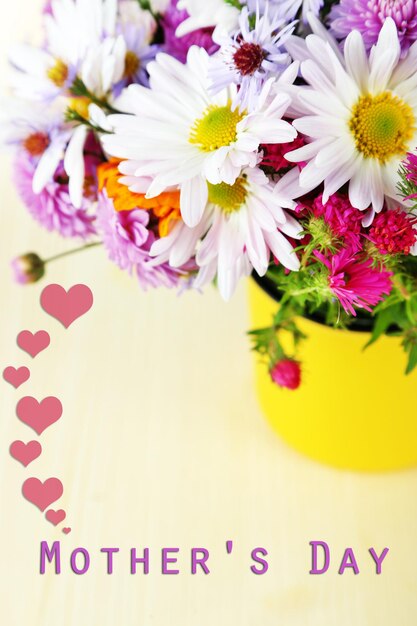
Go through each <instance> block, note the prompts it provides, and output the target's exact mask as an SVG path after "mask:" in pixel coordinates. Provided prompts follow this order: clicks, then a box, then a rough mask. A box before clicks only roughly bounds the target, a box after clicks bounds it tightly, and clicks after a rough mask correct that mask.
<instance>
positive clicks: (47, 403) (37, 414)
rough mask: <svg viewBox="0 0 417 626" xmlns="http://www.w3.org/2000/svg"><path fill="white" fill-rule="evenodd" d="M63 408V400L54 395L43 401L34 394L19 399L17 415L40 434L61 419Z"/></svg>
mask: <svg viewBox="0 0 417 626" xmlns="http://www.w3.org/2000/svg"><path fill="white" fill-rule="evenodd" d="M62 410H63V409H62V404H61V402H60V401H59V400H58V398H54V397H53V396H50V397H49V398H45V399H44V400H42V401H41V402H38V400H36V399H35V398H32V396H25V397H24V398H22V399H21V400H19V402H18V404H17V407H16V413H17V417H18V418H19V419H20V420H21V421H22V422H23V423H24V424H27V425H28V426H30V428H33V430H34V431H35V432H36V433H38V435H41V434H42V433H43V431H44V430H46V429H47V428H49V426H51V425H52V424H54V423H55V422H57V421H58V420H59V419H60V417H61V415H62Z"/></svg>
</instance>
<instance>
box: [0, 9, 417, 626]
mask: <svg viewBox="0 0 417 626" xmlns="http://www.w3.org/2000/svg"><path fill="white" fill-rule="evenodd" d="M41 5H42V2H41V0H19V2H15V3H7V7H3V14H2V15H3V19H2V21H1V24H0V35H1V36H0V84H1V89H2V91H4V90H5V87H6V84H7V79H8V69H7V59H6V57H7V50H8V47H9V46H10V44H11V43H12V42H13V41H16V40H18V39H30V40H36V39H39V36H40V9H41ZM10 163H11V158H10V155H8V154H7V153H6V152H5V151H3V152H2V154H1V156H0V188H1V196H0V197H1V205H2V210H1V213H0V280H1V286H2V299H1V302H2V306H1V324H0V336H1V363H0V366H1V369H2V370H3V369H4V368H5V367H6V366H8V365H14V366H16V367H17V366H20V365H27V366H28V367H30V369H31V379H30V381H29V382H28V383H26V384H25V386H24V387H22V388H21V389H20V390H19V391H15V390H13V388H12V387H11V386H10V385H7V384H6V383H4V382H3V383H1V391H0V403H1V407H0V411H1V420H0V440H1V442H2V444H1V448H2V454H1V457H0V511H1V513H0V550H1V555H2V561H1V570H0V582H1V585H0V622H1V623H2V624H4V625H5V626H23V625H24V626H56V625H57V624H60V626H76V625H78V624H97V625H98V624H99V625H100V626H112V625H114V624H118V625H119V624H120V625H123V626H136V625H137V624H141V625H143V626H196V625H197V624H198V626H212V625H213V624H214V623H216V624H217V625H218V626H231V625H233V626H255V625H256V626H258V625H260V624H262V626H276V625H277V624H280V625H281V624H282V625H283V626H284V625H285V626H335V625H336V624H337V626H352V625H353V624H354V625H355V626H393V624H401V626H414V625H415V623H416V615H417V579H416V576H415V560H416V556H417V533H416V530H417V497H416V492H417V490H416V488H417V472H413V471H409V472H401V473H397V474H386V475H360V474H354V473H349V472H340V471H336V470H332V469H329V468H326V467H322V466H320V465H318V464H316V463H314V462H312V461H309V460H307V459H304V458H303V457H302V456H300V455H298V454H297V453H295V452H293V451H292V450H290V449H288V448H287V447H286V446H285V445H284V444H283V443H282V442H281V441H280V440H279V439H278V438H277V437H276V435H275V434H274V433H273V432H272V431H271V430H270V429H269V427H268V425H267V424H266V422H265V420H264V418H263V415H262V414H261V411H260V409H259V408H258V404H257V399H256V397H255V391H254V383H253V371H252V367H253V363H252V355H251V354H250V352H249V342H248V340H247V338H246V337H245V332H246V330H247V328H248V327H249V318H248V305H247V293H246V292H247V285H245V284H242V285H241V286H240V288H239V290H238V292H237V294H236V296H235V297H234V298H233V301H232V302H230V303H229V304H225V303H224V302H222V300H221V299H220V297H219V296H218V295H217V293H216V292H215V291H214V289H208V290H207V292H206V293H205V295H204V296H202V295H199V294H196V293H187V294H184V295H183V296H182V297H180V298H179V297H177V296H176V294H175V293H174V292H167V291H158V292H149V293H143V292H141V291H140V289H139V287H138V285H137V284H136V282H135V280H134V279H131V278H130V277H129V276H128V275H126V274H123V273H122V272H121V271H119V270H118V269H117V268H116V267H114V266H113V265H112V264H111V263H110V262H108V261H107V259H106V257H105V253H104V251H102V250H101V249H100V248H98V249H92V250H90V251H87V252H85V253H84V254H81V255H77V256H73V257H68V258H66V259H64V260H62V261H58V262H56V263H55V264H53V265H51V266H50V268H49V269H48V275H47V277H46V279H45V280H44V281H43V282H42V283H39V284H37V285H34V286H28V287H21V286H19V285H16V284H15V283H14V282H13V280H12V274H11V271H10V267H9V266H10V261H11V259H12V258H13V257H14V256H16V255H18V254H21V253H25V252H29V251H33V252H38V253H39V254H41V256H43V257H44V258H45V257H48V256H52V255H54V254H55V253H57V252H60V251H62V250H63V249H69V248H71V247H73V242H72V243H71V242H65V241H63V240H61V239H60V238H59V237H58V236H56V235H52V234H49V233H46V232H44V231H43V230H42V229H41V228H40V227H39V226H38V225H37V224H35V223H34V222H33V221H32V220H31V218H30V217H29V216H28V215H27V213H26V211H25V209H24V208H23V206H22V203H21V202H20V201H19V199H18V198H17V195H16V192H15V191H14V188H13V185H12V182H11V166H10ZM54 282H58V283H60V284H62V285H63V286H64V287H65V288H69V287H70V286H71V285H73V284H76V283H80V282H81V283H86V284H87V285H89V286H90V287H91V289H92V290H93V293H94V297H95V304H94V308H93V310H92V311H91V312H90V313H89V314H88V315H86V316H85V317H84V318H82V319H81V320H79V321H78V322H76V323H75V324H74V325H73V326H72V327H71V328H70V329H69V330H67V331H66V330H65V329H64V328H63V327H62V326H61V325H60V324H58V323H57V322H56V321H55V320H53V319H52V318H49V317H48V316H47V315H46V314H45V313H43V311H42V310H41V308H40V305H39V296H40V293H41V290H42V288H43V287H44V286H45V285H46V284H48V283H54ZM23 329H29V330H32V331H36V330H39V329H45V330H47V331H48V332H49V333H50V335H51V346H50V348H49V349H48V350H46V351H45V352H43V353H41V354H40V355H39V356H38V357H37V358H36V359H35V360H33V361H32V360H31V359H30V357H29V356H27V355H26V354H25V353H23V352H22V351H21V350H19V349H18V348H17V346H16V336H17V334H18V333H19V332H20V331H21V330H23ZM392 392H393V393H395V389H393V390H392ZM23 395H33V396H35V397H37V398H38V399H41V398H44V397H46V396H49V395H55V396H58V397H59V398H60V399H61V401H62V403H63V405H64V416H63V418H62V419H61V420H60V421H59V422H58V423H57V424H55V425H54V426H52V427H51V428H50V429H48V430H47V431H46V432H45V433H44V434H43V435H42V436H41V442H42V446H43V454H42V456H41V457H40V458H39V459H38V460H37V461H35V462H34V463H33V464H32V465H30V466H29V468H27V469H24V468H23V466H20V465H19V464H18V463H17V462H16V461H14V460H13V459H12V458H11V457H10V455H9V453H8V448H9V445H10V443H11V442H12V441H14V440H16V439H22V440H23V441H29V440H30V439H34V438H35V437H34V436H32V435H34V433H33V432H32V431H30V430H29V429H28V428H27V427H26V426H24V425H23V424H22V423H21V422H20V421H19V420H18V419H17V417H16V414H15V406H16V402H17V401H18V399H19V398H20V397H22V396H23ZM330 410H331V409H330ZM306 411H308V407H306ZM290 418H291V416H288V419H290ZM29 476H36V477H38V478H40V479H41V480H45V479H46V478H49V477H51V476H56V477H58V478H60V480H61V481H62V482H63V484H64V490H65V491H64V496H63V498H62V500H61V501H60V502H59V503H56V505H55V507H53V508H63V509H65V510H66V511H67V519H66V521H65V524H64V525H66V526H70V527H71V528H72V532H71V534H69V535H68V536H65V535H63V534H62V530H61V528H62V525H60V527H58V528H54V527H53V526H52V525H51V524H50V523H48V522H47V521H46V520H45V519H44V517H43V515H42V514H41V513H40V512H39V511H38V510H37V509H36V508H35V507H34V506H33V505H31V504H30V503H28V502H27V501H25V500H24V498H23V497H22V495H21V485H22V483H23V481H24V480H25V479H26V478H28V477H29ZM42 540H47V541H48V542H49V543H51V542H52V541H54V540H60V541H61V550H62V570H63V572H62V574H61V575H60V576H55V575H54V574H53V573H52V571H50V572H49V573H48V574H46V575H45V576H41V575H40V574H39V545H40V542H41V541H42ZM227 540H233V542H234V549H233V553H232V555H231V556H228V555H227V554H226V549H225V542H226V541H227ZM311 540H323V541H326V542H327V543H328V544H329V546H330V549H331V566H330V569H329V572H328V573H327V574H326V575H324V576H310V575H309V573H308V572H309V569H310V566H311V556H310V549H309V545H308V544H309V541H311ZM79 546H83V547H86V548H87V549H88V550H89V553H90V556H91V567H90V571H89V572H88V573H87V574H86V575H85V576H75V575H74V574H73V573H72V572H71V571H70V565H69V558H70V553H71V551H72V550H73V549H74V548H76V547H79ZM174 546H178V547H179V548H180V553H179V569H180V570H181V574H180V575H179V576H162V575H161V562H160V551H161V548H162V547H174ZM257 546H263V547H265V548H266V549H267V550H268V553H269V556H268V561H269V564H270V567H269V571H268V573H267V574H266V575H265V576H255V575H253V574H252V573H251V571H250V566H251V565H252V563H251V560H250V552H251V550H252V549H253V548H254V547H257ZM386 546H387V547H389V548H390V553H389V554H388V556H387V558H386V560H385V562H384V564H383V573H382V575H381V576H376V575H375V565H374V563H373V562H372V560H371V558H370V556H369V554H368V549H369V548H370V547H374V548H375V550H376V551H377V552H378V553H380V552H381V551H382V549H383V548H384V547H386ZM102 547H118V548H120V553H119V554H118V555H115V561H114V574H113V575H112V576H109V575H107V573H106V566H105V555H103V554H100V548H102ZM133 547H135V548H136V549H137V550H138V552H141V551H142V550H143V548H145V547H149V548H150V555H151V563H150V574H149V575H148V576H147V577H145V576H143V575H142V574H141V573H140V572H139V573H138V574H137V575H136V576H132V575H131V574H130V563H129V550H130V548H133ZM192 547H205V548H207V549H209V550H210V561H209V566H210V569H211V574H210V575H209V576H203V575H202V574H199V575H196V576H192V575H191V573H190V550H191V548H192ZM347 547H352V548H353V549H354V551H355V555H356V558H357V561H358V565H359V568H360V574H359V575H357V576H355V575H354V574H353V573H352V572H351V571H349V570H348V571H346V573H345V574H344V575H343V576H340V575H339V574H338V573H337V571H338V568H339V566H340V562H341V559H342V555H343V552H344V550H345V548H347Z"/></svg>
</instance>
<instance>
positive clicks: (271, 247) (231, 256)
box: [151, 168, 301, 300]
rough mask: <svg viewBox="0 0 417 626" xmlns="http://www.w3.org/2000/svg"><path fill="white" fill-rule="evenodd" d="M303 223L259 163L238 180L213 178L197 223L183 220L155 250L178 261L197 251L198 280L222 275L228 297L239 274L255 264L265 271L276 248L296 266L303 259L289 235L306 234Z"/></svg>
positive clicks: (291, 266) (220, 280)
mask: <svg viewBox="0 0 417 626" xmlns="http://www.w3.org/2000/svg"><path fill="white" fill-rule="evenodd" d="M300 231H301V227H300V225H299V224H298V222H297V221H296V220H295V219H294V218H293V217H292V216H291V215H289V214H288V213H286V212H285V211H283V210H282V208H281V206H280V201H279V197H278V196H277V195H276V194H274V184H273V183H271V182H270V181H269V180H268V178H267V177H266V176H265V174H264V173H263V172H262V171H261V170H260V169H257V168H253V169H251V168H248V169H246V170H244V171H243V172H242V175H241V176H240V177H239V178H238V179H237V180H236V181H235V183H234V184H233V185H228V184H227V183H219V184H217V185H212V184H210V183H209V184H208V202H207V205H206V207H205V211H204V213H203V218H202V220H201V222H200V224H198V225H197V226H196V227H194V228H191V229H190V228H187V227H186V226H185V225H184V226H181V225H179V226H177V227H176V228H175V229H174V230H173V231H172V233H171V234H170V235H169V236H168V237H166V238H164V239H162V240H160V241H158V242H156V243H155V245H154V246H153V247H152V251H151V252H152V254H154V255H155V256H157V257H158V258H159V260H161V261H169V262H170V263H171V265H173V266H175V265H176V264H178V263H182V262H184V260H185V259H186V258H187V256H189V255H192V254H194V252H195V247H196V246H197V242H198V241H199V240H200V239H202V241H201V243H200V244H198V249H197V255H196V261H197V265H198V266H199V267H200V268H202V271H201V273H200V275H199V277H198V278H197V280H196V286H203V284H204V283H205V282H208V281H209V280H212V279H213V278H214V277H215V276H217V284H218V287H219V291H220V293H221V295H222V296H223V298H224V299H226V300H228V299H229V298H230V297H231V295H232V293H233V291H234V290H235V288H236V285H237V282H238V280H239V279H240V278H241V277H242V276H243V275H246V274H248V273H249V272H250V271H251V270H252V268H254V269H255V271H256V272H257V273H258V274H259V275H260V276H263V275H264V274H265V273H266V271H267V269H268V265H269V261H270V256H271V253H272V254H273V255H274V256H275V257H276V258H277V259H278V261H279V262H281V263H282V264H283V265H284V266H285V267H286V268H288V269H290V270H297V269H298V268H299V261H298V258H297V255H296V253H295V252H294V250H293V247H292V245H291V243H290V242H289V241H288V239H287V238H286V235H287V236H290V237H292V238H295V239H297V238H300V236H301V235H300Z"/></svg>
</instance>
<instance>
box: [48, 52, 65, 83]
mask: <svg viewBox="0 0 417 626" xmlns="http://www.w3.org/2000/svg"><path fill="white" fill-rule="evenodd" d="M46 74H47V76H48V78H49V80H50V81H51V82H53V83H54V85H56V86H57V87H63V86H64V85H65V83H66V82H67V79H68V74H69V70H68V66H67V65H66V64H65V63H64V61H61V59H57V61H56V63H55V65H53V66H52V67H50V68H49V70H48V71H47V73H46Z"/></svg>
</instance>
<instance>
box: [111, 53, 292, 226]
mask: <svg viewBox="0 0 417 626" xmlns="http://www.w3.org/2000/svg"><path fill="white" fill-rule="evenodd" d="M208 62H209V56H208V54H207V52H206V51H205V50H203V49H202V48H197V47H195V46H193V47H192V48H190V50H189V53H188V58H187V65H185V66H184V65H182V64H181V63H179V62H178V61H177V60H176V59H173V58H172V57H169V56H168V55H166V54H159V55H157V59H156V61H155V62H153V63H150V64H149V66H148V67H149V73H150V77H151V78H150V86H151V89H150V90H148V89H145V88H144V87H141V86H139V85H131V86H130V87H128V88H127V89H126V90H125V91H124V93H123V94H122V96H121V97H120V99H119V100H118V103H117V106H118V108H119V110H122V111H124V112H126V113H130V114H131V115H111V116H109V123H110V124H112V125H113V127H114V134H112V135H111V134H109V135H106V136H105V137H103V144H104V147H105V150H106V151H107V152H108V153H109V154H110V155H112V156H115V157H117V158H120V159H124V160H125V162H124V163H122V164H121V166H120V171H121V172H122V173H123V174H125V175H126V176H125V177H124V178H122V179H121V181H122V182H124V183H125V184H127V185H128V186H130V187H131V189H132V190H133V191H135V183H136V182H137V179H140V178H142V177H144V176H148V177H151V178H152V183H151V184H150V186H149V189H148V190H147V197H148V198H150V197H154V196H157V195H159V194H160V193H162V192H163V191H164V190H165V189H167V188H169V187H172V186H180V188H181V212H182V217H183V219H184V221H185V222H186V224H187V225H188V226H195V225H196V224H198V222H199V221H200V219H201V217H202V215H203V212H204V209H205V206H206V203H207V198H208V188H207V182H208V183H210V184H212V185H217V184H220V183H221V182H225V183H227V184H228V185H233V184H234V183H235V181H236V179H237V178H238V177H239V175H240V173H241V171H242V168H243V167H245V166H251V167H253V166H255V165H256V164H257V162H258V159H259V156H258V148H259V145H260V144H261V143H262V142H265V141H269V142H270V143H281V142H282V143H285V142H288V141H291V140H292V139H294V138H295V136H296V132H295V130H294V129H293V127H292V126H291V125H290V124H289V123H288V122H286V121H284V120H282V119H281V117H282V115H283V114H284V112H285V111H286V109H287V107H288V105H289V102H290V99H289V97H288V96H287V95H286V94H283V93H278V94H277V95H276V96H275V97H272V96H271V87H272V82H271V81H268V82H267V83H266V84H265V85H264V87H263V90H262V93H261V95H260V97H259V100H258V102H257V106H256V108H255V109H254V110H253V111H251V112H247V111H242V110H240V108H237V107H236V106H235V100H234V98H235V95H236V93H235V91H234V92H233V90H223V91H222V92H220V93H219V94H217V95H215V96H213V95H211V94H210V92H209V87H208V78H207V70H208ZM289 69H291V68H289ZM296 71H297V70H296V68H295V73H296ZM295 73H294V71H292V74H291V76H289V70H287V72H286V73H285V75H283V76H282V77H281V80H287V81H289V80H293V79H294V78H295Z"/></svg>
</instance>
